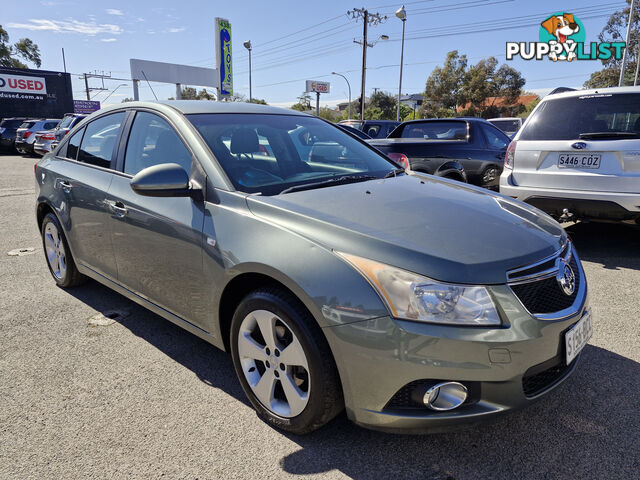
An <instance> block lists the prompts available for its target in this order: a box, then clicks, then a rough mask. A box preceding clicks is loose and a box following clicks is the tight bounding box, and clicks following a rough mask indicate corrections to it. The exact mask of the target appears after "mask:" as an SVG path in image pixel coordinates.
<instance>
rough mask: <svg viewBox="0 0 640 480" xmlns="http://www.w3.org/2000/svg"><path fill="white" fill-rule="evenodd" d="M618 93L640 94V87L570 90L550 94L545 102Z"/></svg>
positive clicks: (545, 98)
mask: <svg viewBox="0 0 640 480" xmlns="http://www.w3.org/2000/svg"><path fill="white" fill-rule="evenodd" d="M617 93H640V86H637V87H607V88H589V89H585V90H570V91H567V92H560V93H550V94H549V95H547V96H546V97H544V98H543V100H547V99H550V100H551V99H554V98H565V97H583V96H585V95H599V94H600V95H602V94H606V95H615V94H617Z"/></svg>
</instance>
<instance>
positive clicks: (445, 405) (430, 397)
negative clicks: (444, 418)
mask: <svg viewBox="0 0 640 480" xmlns="http://www.w3.org/2000/svg"><path fill="white" fill-rule="evenodd" d="M466 399H467V387H465V386H464V385H462V384H461V383H458V382H443V383H438V384H437V385H434V386H433V387H431V388H430V389H429V390H427V393H425V394H424V398H423V402H424V404H425V406H426V407H428V408H430V409H432V410H438V411H441V412H442V411H446V410H453V409H454V408H458V407H459V406H460V405H462V404H463V403H464V401H465V400H466Z"/></svg>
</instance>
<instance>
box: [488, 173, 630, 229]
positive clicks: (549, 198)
mask: <svg viewBox="0 0 640 480" xmlns="http://www.w3.org/2000/svg"><path fill="white" fill-rule="evenodd" d="M500 193H502V194H503V195H507V196H509V197H512V198H516V199H518V200H521V201H523V202H526V203H529V204H531V205H533V206H534V207H537V208H539V209H540V210H542V211H543V212H545V213H548V214H549V215H551V216H553V217H555V218H559V217H560V216H561V215H562V212H563V210H564V209H567V210H568V211H569V212H570V213H572V214H573V218H574V219H576V220H577V219H580V218H586V219H606V220H633V219H636V218H639V217H640V194H638V193H618V192H597V191H587V190H569V189H562V190H560V189H556V188H541V187H522V186H519V185H515V184H514V183H513V180H512V177H511V174H510V173H509V172H505V173H503V174H502V176H501V177H500Z"/></svg>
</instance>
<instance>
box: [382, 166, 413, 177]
mask: <svg viewBox="0 0 640 480" xmlns="http://www.w3.org/2000/svg"><path fill="white" fill-rule="evenodd" d="M401 173H407V172H406V170H405V169H404V168H396V169H395V170H391V171H390V172H389V173H387V174H386V175H385V176H384V177H382V178H391V177H395V176H397V175H400V174H401Z"/></svg>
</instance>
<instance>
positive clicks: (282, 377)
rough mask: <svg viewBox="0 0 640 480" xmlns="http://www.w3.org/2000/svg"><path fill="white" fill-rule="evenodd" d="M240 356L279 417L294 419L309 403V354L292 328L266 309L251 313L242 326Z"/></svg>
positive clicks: (255, 389)
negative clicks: (307, 354)
mask: <svg viewBox="0 0 640 480" xmlns="http://www.w3.org/2000/svg"><path fill="white" fill-rule="evenodd" d="M238 356H239V358H240V364H241V365H242V371H243V373H244V376H245V378H246V380H247V383H248V384H249V387H250V388H251V390H252V392H253V394H254V395H255V396H256V398H257V399H258V400H259V401H260V403H261V404H262V405H263V406H264V407H265V408H267V409H268V410H270V411H271V412H273V413H274V414H276V415H278V416H280V417H286V418H292V417H295V416H297V415H299V414H300V413H302V411H303V410H304V409H305V407H306V406H307V403H308V402H309V392H310V386H311V384H310V376H309V366H308V361H307V356H306V354H305V351H304V349H303V348H302V344H301V343H300V341H299V340H298V337H296V335H295V333H294V332H293V330H292V329H291V328H290V327H289V326H288V325H287V323H286V322H285V321H284V320H283V319H282V318H281V317H279V316H278V315H276V314H274V313H273V312H269V311H267V310H254V311H252V312H250V313H249V314H248V315H247V316H246V317H245V318H244V319H243V320H242V323H241V325H240V331H239V335H238Z"/></svg>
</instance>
